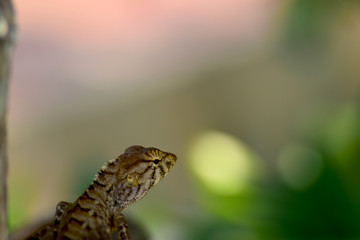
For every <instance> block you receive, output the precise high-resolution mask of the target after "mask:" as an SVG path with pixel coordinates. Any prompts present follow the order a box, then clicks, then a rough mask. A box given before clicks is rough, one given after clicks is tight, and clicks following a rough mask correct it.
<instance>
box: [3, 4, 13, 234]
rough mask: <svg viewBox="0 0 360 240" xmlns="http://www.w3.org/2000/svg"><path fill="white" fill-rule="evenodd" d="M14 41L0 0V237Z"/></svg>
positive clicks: (9, 9) (9, 10) (7, 7)
mask: <svg viewBox="0 0 360 240" xmlns="http://www.w3.org/2000/svg"><path fill="white" fill-rule="evenodd" d="M14 41H15V23H14V10H13V6H12V3H11V0H0V239H7V235H8V232H7V225H8V224H7V223H8V219H7V167H8V164H7V141H6V112H7V111H6V110H7V95H8V94H7V93H8V85H9V72H10V60H11V56H12V53H13V48H14Z"/></svg>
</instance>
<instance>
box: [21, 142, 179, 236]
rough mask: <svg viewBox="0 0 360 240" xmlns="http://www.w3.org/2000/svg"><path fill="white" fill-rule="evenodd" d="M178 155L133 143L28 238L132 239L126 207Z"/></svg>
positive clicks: (144, 192)
mask: <svg viewBox="0 0 360 240" xmlns="http://www.w3.org/2000/svg"><path fill="white" fill-rule="evenodd" d="M175 162H176V156H175V155H174V154H172V153H168V152H163V151H161V150H159V149H157V148H144V147H141V146H131V147H129V148H127V149H126V150H125V152H124V153H123V154H122V155H120V156H119V157H118V158H116V159H113V160H110V161H108V162H106V164H105V165H104V166H103V167H102V168H101V169H100V171H99V172H98V174H97V175H96V177H95V179H94V181H93V182H92V184H90V186H89V187H88V188H87V189H86V190H85V192H84V193H83V194H81V195H80V197H79V198H78V199H77V200H76V201H75V202H74V203H69V202H60V203H59V204H58V205H57V207H56V214H55V218H54V220H53V221H52V222H51V223H49V224H47V225H45V226H43V227H42V228H40V229H39V230H38V231H36V232H34V233H33V234H32V235H30V236H29V237H28V238H27V239H71V240H75V239H111V235H112V233H113V232H114V231H118V239H122V240H125V239H130V238H129V233H128V228H127V223H126V219H125V217H124V215H123V214H122V211H123V210H124V209H125V208H126V207H128V206H129V205H131V204H133V203H135V202H137V201H139V200H140V199H141V198H143V197H144V196H145V195H146V193H147V192H148V191H149V190H150V189H151V188H152V187H153V186H155V185H156V184H157V183H158V182H159V181H160V180H161V179H162V178H164V177H165V176H166V175H167V174H168V173H169V171H170V170H171V169H172V168H173V166H174V165H175Z"/></svg>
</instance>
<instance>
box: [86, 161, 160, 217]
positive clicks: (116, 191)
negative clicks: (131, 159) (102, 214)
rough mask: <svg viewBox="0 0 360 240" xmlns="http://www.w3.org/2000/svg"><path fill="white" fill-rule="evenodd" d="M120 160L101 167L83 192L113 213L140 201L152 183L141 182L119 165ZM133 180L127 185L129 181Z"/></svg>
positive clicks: (136, 175) (134, 174)
mask: <svg viewBox="0 0 360 240" xmlns="http://www.w3.org/2000/svg"><path fill="white" fill-rule="evenodd" d="M120 161H121V159H119V158H118V159H114V160H110V161H109V162H107V163H106V165H105V166H103V167H102V168H101V169H100V171H99V172H98V175H97V176H96V177H95V179H94V181H93V182H92V184H91V185H90V186H89V187H88V188H87V189H86V191H85V192H84V194H85V195H88V196H89V197H90V198H92V199H94V201H95V202H96V203H97V205H101V206H103V207H105V208H107V209H110V210H111V211H112V212H114V211H119V210H120V211H122V210H123V209H125V208H126V207H128V206H130V205H131V204H133V203H135V202H137V201H138V200H140V199H141V198H142V197H143V196H145V195H146V193H147V192H148V191H149V189H150V188H151V186H152V185H153V183H154V182H153V181H151V180H149V181H141V178H140V176H139V174H137V173H136V172H132V171H130V172H129V170H128V169H126V168H124V167H122V165H121V164H120ZM131 178H133V181H135V182H132V184H130V185H129V179H130V180H131Z"/></svg>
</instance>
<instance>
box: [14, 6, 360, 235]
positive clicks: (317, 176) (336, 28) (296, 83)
mask: <svg viewBox="0 0 360 240" xmlns="http://www.w3.org/2000/svg"><path fill="white" fill-rule="evenodd" d="M14 5H15V8H16V10H17V22H18V40H17V48H16V52H15V56H14V61H13V71H12V79H11V86H10V106H9V117H8V123H9V125H8V126H9V158H10V173H9V175H10V176H9V208H10V213H9V223H10V228H11V230H16V229H19V228H21V227H23V226H26V225H27V224H29V223H32V222H35V221H37V219H42V218H46V217H49V216H52V215H53V214H54V211H55V206H56V204H57V203H58V202H59V201H60V200H65V201H74V200H75V199H76V197H77V196H78V195H79V194H81V193H82V192H83V191H84V189H85V188H86V187H87V185H88V184H90V183H91V181H92V179H93V177H94V175H95V173H96V172H97V170H98V169H99V168H100V167H101V166H102V165H103V163H104V162H105V161H106V160H108V159H112V158H115V157H117V156H118V155H119V154H121V153H122V152H123V151H124V149H125V148H127V147H128V146H130V145H134V144H139V145H144V146H155V147H158V148H160V149H163V150H166V151H170V152H174V153H175V154H177V156H178V163H177V165H176V167H175V168H174V170H173V172H171V174H169V175H168V176H167V177H166V179H165V180H164V181H163V182H161V183H160V184H159V185H158V186H156V187H155V188H154V189H153V190H152V191H151V192H150V193H149V194H148V195H147V196H146V197H145V198H144V199H143V200H141V201H140V202H139V203H137V204H136V205H133V206H132V207H130V208H129V209H127V210H126V211H125V215H126V216H128V217H129V218H131V219H133V220H134V221H136V222H138V223H139V224H140V225H141V226H143V228H144V229H146V231H147V232H148V233H149V235H150V236H151V237H152V239H157V240H165V239H166V240H168V239H172V240H182V239H190V240H192V239H207V240H218V239H225V240H232V239H244V240H263V239H265V240H267V239H276V240H278V239H284V240H286V239H289V240H290V239H299V240H300V239H301V240H303V239H327V240H329V239H352V240H353V239H360V191H359V186H360V174H359V170H360V68H359V63H360V3H359V2H358V1H351V0H341V1H340V0H328V1H321V0H292V1H285V0H277V1H276V0H226V1H223V0H222V1H220V0H218V1H217V0H214V1H204V0H199V1H189V0H185V1H115V0H111V1H103V2H101V3H100V2H99V1H93V0H88V1H83V0H82V1H71V0H63V1H58V2H56V3H55V2H53V1H46V0H38V1H27V0H14Z"/></svg>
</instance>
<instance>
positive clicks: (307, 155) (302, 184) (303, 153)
mask: <svg viewBox="0 0 360 240" xmlns="http://www.w3.org/2000/svg"><path fill="white" fill-rule="evenodd" d="M277 166H278V169H279V173H280V176H281V177H282V179H283V181H284V182H285V183H286V184H287V185H288V186H289V187H291V188H293V189H297V190H300V189H305V188H307V187H309V186H310V185H311V184H312V183H314V182H315V181H316V179H317V178H318V176H319V175H320V172H321V169H322V166H323V160H322V158H321V156H320V154H319V153H317V152H316V151H315V150H313V149H311V148H308V147H305V146H302V145H297V144H296V145H289V146H287V147H285V149H284V150H283V151H282V152H281V153H280V155H279V158H278V161H277Z"/></svg>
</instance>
